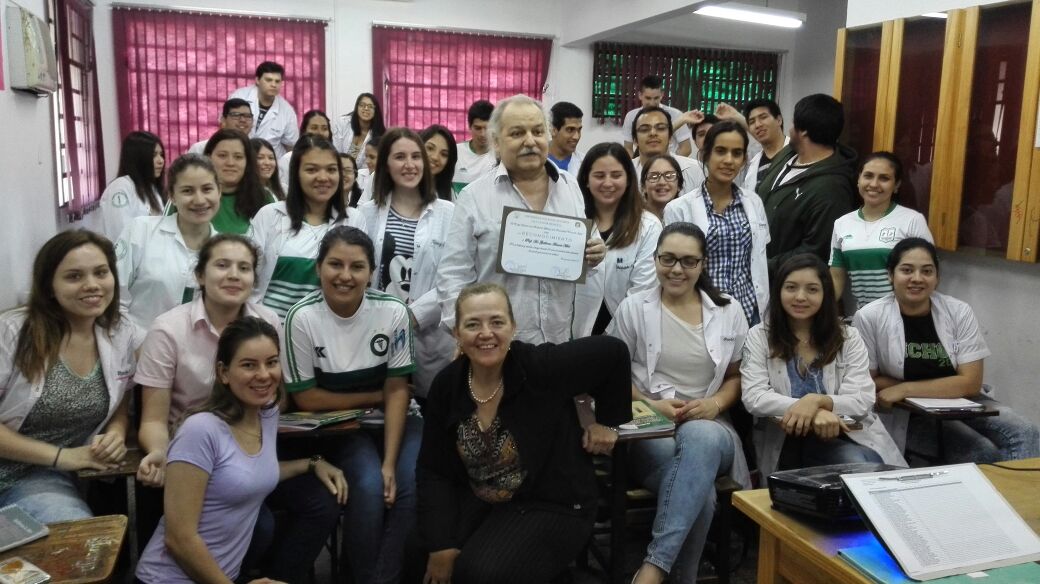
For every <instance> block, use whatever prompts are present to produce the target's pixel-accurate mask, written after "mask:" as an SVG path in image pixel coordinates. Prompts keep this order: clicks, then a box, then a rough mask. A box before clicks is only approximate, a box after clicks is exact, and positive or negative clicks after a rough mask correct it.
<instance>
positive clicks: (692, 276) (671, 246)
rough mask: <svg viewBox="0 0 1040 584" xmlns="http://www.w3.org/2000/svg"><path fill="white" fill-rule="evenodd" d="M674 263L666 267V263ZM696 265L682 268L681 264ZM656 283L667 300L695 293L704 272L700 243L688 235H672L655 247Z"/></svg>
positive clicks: (702, 252)
mask: <svg viewBox="0 0 1040 584" xmlns="http://www.w3.org/2000/svg"><path fill="white" fill-rule="evenodd" d="M673 260H674V261H675V263H674V264H673V265H672V266H666V265H665V264H667V263H672V261H673ZM684 261H685V262H686V263H688V264H689V263H696V264H697V265H696V266H694V267H683V262H684ZM654 266H655V267H656V269H657V281H658V282H660V284H661V293H662V294H664V295H666V296H668V297H669V298H683V297H686V296H689V295H691V294H695V293H696V285H697V280H698V279H700V277H701V272H703V271H704V250H703V249H701V245H700V242H699V241H697V240H696V239H695V238H693V237H690V236H689V235H683V234H681V233H672V234H670V235H668V236H667V237H665V238H664V241H662V242H661V245H659V246H657V253H656V255H655V257H654Z"/></svg>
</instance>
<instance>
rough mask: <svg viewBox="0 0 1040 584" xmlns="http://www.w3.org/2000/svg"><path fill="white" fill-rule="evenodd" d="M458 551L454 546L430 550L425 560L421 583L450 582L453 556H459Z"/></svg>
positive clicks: (453, 565) (453, 562)
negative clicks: (424, 573)
mask: <svg viewBox="0 0 1040 584" xmlns="http://www.w3.org/2000/svg"><path fill="white" fill-rule="evenodd" d="M460 553H461V550H458V549H455V548H450V549H446V550H440V551H436V552H431V553H430V559H429V560H428V561H427V562H426V575H425V576H423V579H422V581H423V584H450V583H451V572H452V570H453V569H454V568H455V558H457V557H459V554H460Z"/></svg>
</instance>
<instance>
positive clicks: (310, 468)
mask: <svg viewBox="0 0 1040 584" xmlns="http://www.w3.org/2000/svg"><path fill="white" fill-rule="evenodd" d="M323 460H325V457H324V456H322V455H320V454H315V455H314V456H312V457H310V458H309V459H308V460H307V472H310V473H313V472H314V467H316V466H318V463H319V462H321V461H323Z"/></svg>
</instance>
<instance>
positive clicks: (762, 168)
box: [755, 151, 773, 187]
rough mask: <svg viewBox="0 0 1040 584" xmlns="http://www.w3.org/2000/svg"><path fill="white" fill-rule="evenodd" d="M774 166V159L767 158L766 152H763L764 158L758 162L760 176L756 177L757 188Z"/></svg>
mask: <svg viewBox="0 0 1040 584" xmlns="http://www.w3.org/2000/svg"><path fill="white" fill-rule="evenodd" d="M772 165H773V159H772V158H770V157H769V156H766V153H765V151H763V152H762V158H760V159H759V161H758V174H757V175H755V186H756V187H757V186H758V185H759V184H761V183H762V179H764V178H765V177H766V173H767V172H769V167H770V166H772Z"/></svg>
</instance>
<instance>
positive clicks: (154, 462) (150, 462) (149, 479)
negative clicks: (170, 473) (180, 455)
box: [137, 450, 166, 487]
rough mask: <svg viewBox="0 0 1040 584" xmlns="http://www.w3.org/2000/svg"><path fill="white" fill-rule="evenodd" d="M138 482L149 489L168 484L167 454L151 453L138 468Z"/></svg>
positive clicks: (156, 451) (161, 452) (159, 451)
mask: <svg viewBox="0 0 1040 584" xmlns="http://www.w3.org/2000/svg"><path fill="white" fill-rule="evenodd" d="M137 480H139V481H141V482H142V483H144V484H145V485H147V486H149V487H161V486H163V483H165V482H166V454H165V453H164V452H163V451H161V450H155V451H153V452H149V453H148V454H147V455H146V456H145V457H144V458H142V459H141V464H139V465H138V466H137Z"/></svg>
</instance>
